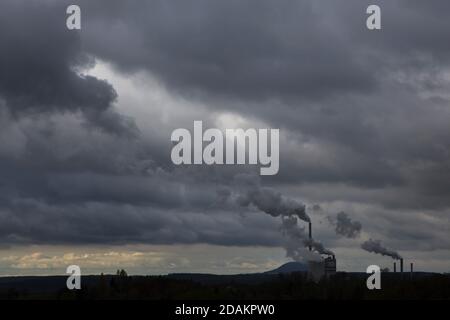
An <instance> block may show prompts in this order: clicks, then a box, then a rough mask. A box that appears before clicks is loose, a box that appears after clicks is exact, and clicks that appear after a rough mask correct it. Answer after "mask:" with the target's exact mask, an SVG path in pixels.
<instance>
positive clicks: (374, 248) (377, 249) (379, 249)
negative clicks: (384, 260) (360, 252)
mask: <svg viewBox="0 0 450 320" xmlns="http://www.w3.org/2000/svg"><path fill="white" fill-rule="evenodd" d="M361 248H363V249H364V250H366V251H369V252H373V253H378V254H381V255H383V256H389V257H392V258H393V259H396V260H399V259H401V258H402V257H401V256H400V255H399V254H398V253H397V252H395V251H392V250H389V249H386V248H385V247H383V245H382V244H381V241H380V240H372V239H369V240H367V241H365V242H364V243H363V244H361Z"/></svg>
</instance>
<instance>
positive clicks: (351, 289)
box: [0, 272, 450, 300]
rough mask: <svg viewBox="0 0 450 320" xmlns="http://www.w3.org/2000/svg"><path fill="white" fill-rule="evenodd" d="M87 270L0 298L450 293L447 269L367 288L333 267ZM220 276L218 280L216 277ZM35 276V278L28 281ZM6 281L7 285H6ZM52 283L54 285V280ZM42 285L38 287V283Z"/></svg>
mask: <svg viewBox="0 0 450 320" xmlns="http://www.w3.org/2000/svg"><path fill="white" fill-rule="evenodd" d="M196 277H197V276H196V275H190V277H189V278H187V277H186V276H185V277H184V278H183V277H181V278H180V277H176V276H128V275H127V274H126V272H118V273H117V274H116V275H100V276H88V277H84V278H83V280H82V289H81V290H73V291H70V290H68V289H65V277H39V279H36V277H35V278H33V277H28V278H26V279H22V280H21V281H19V280H18V279H15V280H14V281H12V280H11V281H9V282H5V281H3V282H1V281H0V299H58V300H67V299H69V300H73V299H81V300H91V299H92V300H96V299H158V300H160V299H169V300H196V299H201V300H208V299H219V300H228V299H230V300H240V299H244V300H245V299H250V300H251V299H255V300H262V299H274V300H278V299H282V300H291V299H295V300H299V299H300V300H301V299H319V300H341V299H345V300H347V299H358V300H361V299H368V300H372V299H389V300H403V299H408V300H409V299H439V300H442V299H446V300H447V299H449V298H450V275H446V274H427V275H420V274H417V275H416V274H415V275H414V276H413V277H411V276H410V274H403V275H401V274H399V273H397V274H392V273H390V274H389V273H386V274H383V276H382V289H381V290H368V289H367V288H366V275H365V274H353V273H338V274H336V275H334V276H332V277H329V278H326V279H322V280H321V281H319V282H318V283H315V282H313V281H310V280H309V279H308V277H307V275H306V274H305V273H292V274H278V275H270V276H268V275H267V276H266V275H264V274H256V275H239V276H223V277H224V278H223V279H222V280H220V277H222V276H210V277H211V279H214V281H210V280H211V279H209V280H208V276H207V275H201V276H198V280H196ZM218 280H219V281H218ZM33 281H35V282H33ZM8 284H9V285H8ZM56 284H57V285H56ZM39 286H41V287H42V289H40V287H39Z"/></svg>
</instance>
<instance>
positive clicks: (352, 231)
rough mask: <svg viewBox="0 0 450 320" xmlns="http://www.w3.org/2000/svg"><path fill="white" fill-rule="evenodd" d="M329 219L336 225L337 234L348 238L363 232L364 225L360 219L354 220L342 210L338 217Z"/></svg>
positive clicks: (355, 236)
mask: <svg viewBox="0 0 450 320" xmlns="http://www.w3.org/2000/svg"><path fill="white" fill-rule="evenodd" d="M328 221H329V222H330V223H331V224H332V225H334V231H336V234H338V235H341V236H344V237H346V238H351V239H354V238H357V237H359V236H360V234H361V229H362V225H361V223H360V222H359V221H352V219H350V217H349V216H348V215H347V213H345V212H343V211H341V212H339V213H338V214H337V215H336V218H332V217H328Z"/></svg>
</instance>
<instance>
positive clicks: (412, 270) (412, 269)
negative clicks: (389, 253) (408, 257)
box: [411, 262, 414, 276]
mask: <svg viewBox="0 0 450 320" xmlns="http://www.w3.org/2000/svg"><path fill="white" fill-rule="evenodd" d="M413 272H414V268H413V263H412V262H411V276H412V274H413Z"/></svg>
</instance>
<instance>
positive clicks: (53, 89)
mask: <svg viewBox="0 0 450 320" xmlns="http://www.w3.org/2000/svg"><path fill="white" fill-rule="evenodd" d="M64 13H65V7H64V6H63V5H62V3H60V4H56V3H54V2H49V1H43V2H38V1H22V0H20V1H2V4H1V5H0V39H2V45H1V50H0V70H1V73H0V96H1V97H2V98H3V100H4V101H5V103H6V106H7V108H8V109H9V111H10V112H11V113H12V114H13V115H14V116H16V117H20V116H22V115H24V114H28V115H30V114H31V115H33V114H42V113H44V114H49V113H54V112H59V113H63V112H81V113H82V114H83V115H84V116H85V118H86V120H87V121H88V122H89V123H90V124H92V125H94V126H98V127H100V128H102V129H105V130H107V131H109V132H115V133H132V132H133V130H135V128H134V126H133V123H132V121H130V120H129V119H126V118H124V117H122V116H120V115H118V114H117V113H115V112H114V111H113V110H112V108H111V106H112V103H113V102H114V101H115V99H116V97H117V94H116V92H115V90H114V88H113V87H112V86H111V85H110V84H109V83H107V82H106V81H103V80H99V79H97V78H95V77H92V76H87V75H80V74H78V73H77V72H76V70H82V69H83V68H85V67H87V66H89V64H92V63H93V61H91V58H89V57H88V56H87V55H86V53H85V52H82V51H81V43H80V36H79V33H78V32H69V31H68V30H67V29H66V28H64V27H63V26H64V23H65V20H64V18H65V16H64Z"/></svg>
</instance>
